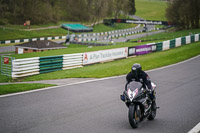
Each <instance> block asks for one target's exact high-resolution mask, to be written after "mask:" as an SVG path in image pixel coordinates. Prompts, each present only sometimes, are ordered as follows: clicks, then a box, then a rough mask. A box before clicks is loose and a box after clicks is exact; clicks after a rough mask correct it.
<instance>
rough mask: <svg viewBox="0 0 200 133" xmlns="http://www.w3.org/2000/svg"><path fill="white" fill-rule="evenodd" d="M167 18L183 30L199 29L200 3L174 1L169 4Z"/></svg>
mask: <svg viewBox="0 0 200 133" xmlns="http://www.w3.org/2000/svg"><path fill="white" fill-rule="evenodd" d="M166 18H167V19H168V21H170V22H172V23H173V24H175V25H177V26H179V27H182V28H186V29H189V28H199V22H200V1H199V0H173V1H172V2H169V4H168V8H167V10H166Z"/></svg>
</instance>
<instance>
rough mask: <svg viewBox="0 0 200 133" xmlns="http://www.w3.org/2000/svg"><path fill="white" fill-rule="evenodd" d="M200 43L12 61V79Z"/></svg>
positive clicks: (199, 38) (179, 41) (188, 38)
mask: <svg viewBox="0 0 200 133" xmlns="http://www.w3.org/2000/svg"><path fill="white" fill-rule="evenodd" d="M197 41H200V34H195V35H189V36H185V37H179V38H176V39H172V40H168V41H163V42H160V43H151V44H146V45H140V46H134V47H125V48H116V49H108V50H100V51H93V52H85V53H77V54H65V55H58V56H47V57H34V58H25V59H15V60H12V68H11V70H12V78H18V77H24V76H30V75H35V74H41V73H48V72H53V71H58V70H65V69H72V68H77V67H82V66H84V65H89V64H94V63H98V62H105V61H111V60H115V59H120V58H126V57H128V56H137V55H143V54H148V53H151V52H157V51H164V50H168V49H171V48H174V47H179V46H182V45H187V44H189V43H192V42H197Z"/></svg>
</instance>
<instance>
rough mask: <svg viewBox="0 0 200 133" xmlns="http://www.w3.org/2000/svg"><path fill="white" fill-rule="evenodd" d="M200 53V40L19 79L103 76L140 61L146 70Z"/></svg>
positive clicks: (117, 72)
mask: <svg viewBox="0 0 200 133" xmlns="http://www.w3.org/2000/svg"><path fill="white" fill-rule="evenodd" d="M186 51H187V52H186ZM199 54H200V42H196V43H192V44H188V45H184V46H182V47H178V48H173V49H171V50H168V51H162V52H156V53H151V54H148V55H141V56H138V57H135V58H128V59H121V60H117V61H113V62H108V63H100V64H95V65H89V66H84V67H83V68H76V69H71V70H64V71H56V72H52V73H46V74H40V75H34V76H30V77H26V78H22V79H18V80H19V81H35V80H50V79H62V78H103V77H110V76H117V75H123V74H127V73H128V72H129V71H130V68H131V66H132V64H133V63H136V62H137V63H140V64H141V65H142V66H143V69H144V70H150V69H153V68H159V67H162V66H166V65H170V64H174V63H177V62H180V61H183V60H186V59H189V58H191V57H194V56H197V55H199Z"/></svg>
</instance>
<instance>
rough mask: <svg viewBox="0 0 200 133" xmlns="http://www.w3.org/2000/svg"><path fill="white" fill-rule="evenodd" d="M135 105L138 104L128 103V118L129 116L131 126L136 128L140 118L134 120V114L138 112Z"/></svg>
mask: <svg viewBox="0 0 200 133" xmlns="http://www.w3.org/2000/svg"><path fill="white" fill-rule="evenodd" d="M137 106H139V105H130V106H129V113H128V118H129V123H130V125H131V127H132V128H137V127H138V125H139V122H140V120H136V118H135V115H136V114H138V112H136V111H137V110H136V108H137ZM135 113H136V114H135ZM138 117H139V116H138ZM139 119H140V118H139Z"/></svg>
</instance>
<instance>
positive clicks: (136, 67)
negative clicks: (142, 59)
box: [131, 63, 142, 77]
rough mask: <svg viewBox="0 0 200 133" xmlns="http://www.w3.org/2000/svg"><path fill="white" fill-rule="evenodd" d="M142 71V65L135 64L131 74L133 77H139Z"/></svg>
mask: <svg viewBox="0 0 200 133" xmlns="http://www.w3.org/2000/svg"><path fill="white" fill-rule="evenodd" d="M141 71H142V67H141V65H140V64H138V63H135V64H133V66H132V68H131V73H132V74H133V76H135V77H137V76H138V75H140V73H141Z"/></svg>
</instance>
